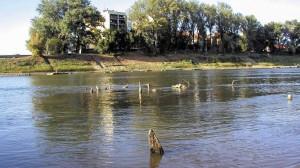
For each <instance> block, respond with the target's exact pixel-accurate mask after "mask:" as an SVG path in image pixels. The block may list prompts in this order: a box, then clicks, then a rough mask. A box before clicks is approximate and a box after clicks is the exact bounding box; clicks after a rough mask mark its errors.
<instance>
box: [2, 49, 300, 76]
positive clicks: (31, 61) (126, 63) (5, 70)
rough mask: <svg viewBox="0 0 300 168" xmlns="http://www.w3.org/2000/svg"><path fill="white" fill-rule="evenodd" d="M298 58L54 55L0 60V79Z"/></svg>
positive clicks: (277, 63) (268, 64)
mask: <svg viewBox="0 0 300 168" xmlns="http://www.w3.org/2000/svg"><path fill="white" fill-rule="evenodd" d="M297 66H300V56H299V55H296V56H287V55H273V56H267V55H264V54H252V55H242V54H240V55H217V54H215V55H213V54H211V55H199V54H166V55H164V56H151V57H150V56H146V55H143V54H141V53H129V54H126V55H121V56H115V57H114V56H109V55H100V54H98V55H97V54H96V55H95V54H84V55H76V54H74V55H55V56H46V57H44V58H42V57H35V58H34V57H31V56H28V57H22V58H10V59H0V67H1V68H0V76H24V75H30V74H41V75H44V74H47V73H48V72H53V71H59V72H86V71H89V72H106V73H107V72H109V73H111V72H140V71H142V72H143V71H168V70H211V69H251V68H296V67H297Z"/></svg>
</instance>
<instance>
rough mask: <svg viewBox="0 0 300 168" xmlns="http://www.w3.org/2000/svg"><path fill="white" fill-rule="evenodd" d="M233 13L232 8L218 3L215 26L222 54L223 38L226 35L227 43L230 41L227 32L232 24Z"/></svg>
mask: <svg viewBox="0 0 300 168" xmlns="http://www.w3.org/2000/svg"><path fill="white" fill-rule="evenodd" d="M232 17H233V12H232V8H231V7H230V6H229V5H228V4H226V3H220V2H219V3H218V6H217V15H216V25H217V31H218V33H219V34H220V39H221V41H220V46H219V47H220V50H221V52H224V36H225V35H227V41H229V42H230V41H231V40H232V39H231V38H229V34H228V33H229V30H230V28H231V24H232Z"/></svg>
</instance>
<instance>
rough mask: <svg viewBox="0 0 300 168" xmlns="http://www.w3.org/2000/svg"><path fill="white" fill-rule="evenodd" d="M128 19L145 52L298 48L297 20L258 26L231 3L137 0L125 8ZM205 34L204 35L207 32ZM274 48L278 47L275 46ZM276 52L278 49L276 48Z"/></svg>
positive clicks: (256, 22)
mask: <svg viewBox="0 0 300 168" xmlns="http://www.w3.org/2000/svg"><path fill="white" fill-rule="evenodd" d="M129 20H130V22H131V24H132V26H131V27H132V29H134V30H135V31H136V32H137V33H138V34H139V35H140V36H141V37H143V38H144V39H145V42H146V43H145V45H144V46H143V49H144V50H145V51H146V52H148V53H149V52H150V53H154V54H161V53H164V52H166V51H174V50H184V49H186V48H189V49H191V50H194V51H196V50H198V51H199V52H203V51H206V50H208V51H209V52H219V53H229V52H231V53H234V52H239V51H248V52H250V51H251V52H253V51H254V52H262V51H263V50H264V49H265V48H266V47H267V46H269V47H270V46H271V48H272V50H273V51H275V50H276V46H283V45H284V46H287V47H288V48H289V49H290V50H292V51H293V53H294V52H295V50H296V49H297V48H298V50H300V46H299V45H300V40H299V39H300V35H299V29H300V28H299V27H300V26H299V24H300V23H299V22H298V21H297V20H292V21H286V22H285V23H284V24H283V23H275V22H273V23H269V24H266V25H262V24H261V23H260V22H259V21H258V20H257V19H256V18H255V16H254V15H249V16H243V15H242V14H240V13H234V12H233V10H232V8H231V6H230V5H229V4H226V3H222V2H219V3H218V4H217V5H209V4H204V3H199V2H198V1H188V2H187V1H184V0H138V1H136V2H135V3H134V4H133V5H132V6H131V8H130V9H129ZM207 34H208V35H207ZM277 48H278V47H277ZM279 51H280V50H279Z"/></svg>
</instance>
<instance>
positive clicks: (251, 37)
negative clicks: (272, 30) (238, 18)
mask: <svg viewBox="0 0 300 168" xmlns="http://www.w3.org/2000/svg"><path fill="white" fill-rule="evenodd" d="M260 27H261V24H260V23H259V22H258V21H257V19H256V18H255V16H254V15H250V16H246V17H245V18H244V21H243V24H242V29H243V31H242V32H243V36H244V38H245V43H246V44H245V45H246V46H247V48H246V50H247V51H254V41H255V40H256V35H257V31H258V29H259V28H260Z"/></svg>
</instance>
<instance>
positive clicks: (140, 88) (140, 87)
mask: <svg viewBox="0 0 300 168" xmlns="http://www.w3.org/2000/svg"><path fill="white" fill-rule="evenodd" d="M139 93H142V86H141V81H140V80H139Z"/></svg>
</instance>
